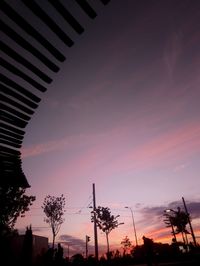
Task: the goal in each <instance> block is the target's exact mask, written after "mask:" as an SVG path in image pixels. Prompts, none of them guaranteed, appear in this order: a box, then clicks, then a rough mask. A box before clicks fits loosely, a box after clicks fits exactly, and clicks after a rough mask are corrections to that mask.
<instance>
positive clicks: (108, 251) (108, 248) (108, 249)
mask: <svg viewBox="0 0 200 266" xmlns="http://www.w3.org/2000/svg"><path fill="white" fill-rule="evenodd" d="M106 241H107V253H108V256H109V254H110V247H109V240H108V233H106Z"/></svg>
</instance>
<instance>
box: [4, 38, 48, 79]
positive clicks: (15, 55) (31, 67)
mask: <svg viewBox="0 0 200 266" xmlns="http://www.w3.org/2000/svg"><path fill="white" fill-rule="evenodd" d="M0 47H1V49H2V51H3V52H4V53H6V54H7V55H8V56H10V57H11V58H12V59H14V60H15V61H17V62H18V63H20V64H21V65H23V66H25V67H26V68H27V69H29V70H30V71H31V72H33V73H34V74H35V75H37V76H38V77H39V78H41V79H42V80H43V81H45V82H46V83H51V82H52V79H51V78H50V77H49V76H47V75H46V74H45V73H44V72H42V71H41V70H40V69H39V68H37V67H36V66H34V65H33V64H31V63H30V62H29V61H28V60H26V59H25V58H24V57H22V56H21V55H20V54H18V53H17V52H15V51H14V50H13V49H12V48H10V47H9V46H8V45H7V44H5V43H4V42H1V41H0Z"/></svg>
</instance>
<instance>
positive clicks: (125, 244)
mask: <svg viewBox="0 0 200 266" xmlns="http://www.w3.org/2000/svg"><path fill="white" fill-rule="evenodd" d="M121 245H122V247H123V250H124V252H123V255H124V256H125V255H126V252H127V251H128V250H129V249H130V248H131V246H132V244H131V241H130V239H129V238H128V236H125V238H124V239H123V240H122V242H121Z"/></svg>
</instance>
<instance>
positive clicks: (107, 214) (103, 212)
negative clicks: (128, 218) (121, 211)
mask: <svg viewBox="0 0 200 266" xmlns="http://www.w3.org/2000/svg"><path fill="white" fill-rule="evenodd" d="M95 213H96V223H97V226H98V227H99V229H100V230H102V231H103V232H104V233H105V234H106V241H107V254H108V255H109V254H110V248H109V239H108V235H109V233H110V232H111V231H112V230H113V229H115V228H116V227H118V226H119V225H120V224H123V223H118V221H117V218H118V217H119V216H120V215H117V216H114V215H112V214H111V211H110V209H109V208H108V207H101V206H99V207H98V208H96V211H95ZM91 221H92V222H94V215H93V216H92V219H91Z"/></svg>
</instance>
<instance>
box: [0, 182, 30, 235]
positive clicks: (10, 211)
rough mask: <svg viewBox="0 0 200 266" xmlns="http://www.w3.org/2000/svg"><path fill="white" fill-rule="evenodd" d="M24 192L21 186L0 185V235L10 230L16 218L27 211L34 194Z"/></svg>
mask: <svg viewBox="0 0 200 266" xmlns="http://www.w3.org/2000/svg"><path fill="white" fill-rule="evenodd" d="M25 192H26V189H25V188H22V187H17V186H16V187H12V186H4V187H0V235H2V234H3V232H9V231H12V230H13V228H14V226H15V223H16V221H17V218H18V217H19V216H21V217H23V216H25V212H26V211H29V206H31V205H32V202H33V201H34V200H35V196H27V195H25Z"/></svg>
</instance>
